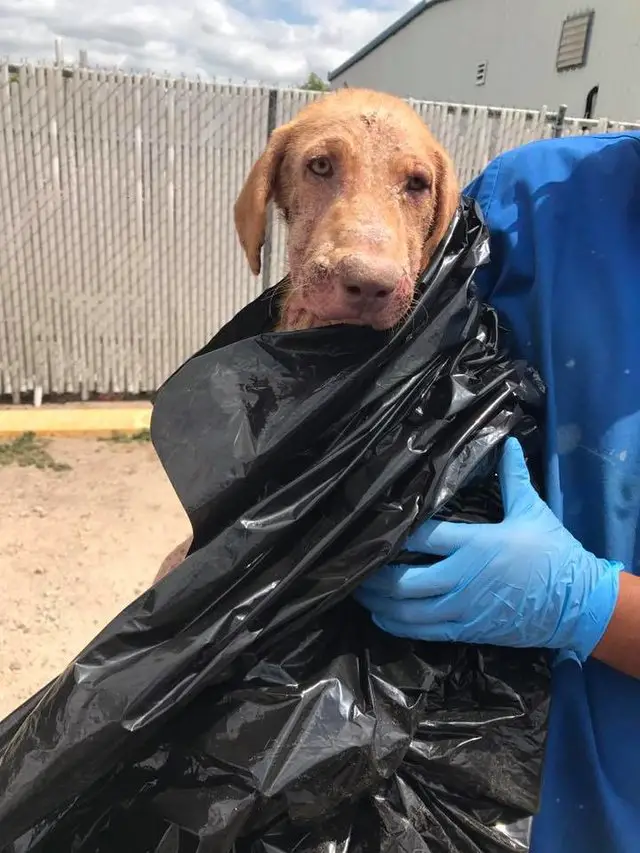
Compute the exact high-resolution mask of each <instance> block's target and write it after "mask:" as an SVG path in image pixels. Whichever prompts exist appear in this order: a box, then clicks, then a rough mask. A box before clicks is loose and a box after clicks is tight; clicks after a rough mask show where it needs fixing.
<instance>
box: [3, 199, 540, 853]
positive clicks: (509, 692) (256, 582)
mask: <svg viewBox="0 0 640 853" xmlns="http://www.w3.org/2000/svg"><path fill="white" fill-rule="evenodd" d="M487 254H488V240H487V235H486V233H485V230H484V226H483V225H482V223H481V221H480V218H479V213H478V211H477V210H476V208H475V207H473V206H472V205H471V204H470V203H467V202H463V204H462V206H461V208H460V210H459V212H458V213H457V215H456V217H455V219H454V222H453V223H452V226H451V229H450V232H449V234H448V237H447V238H446V240H445V241H444V242H443V245H442V247H441V249H440V251H439V254H438V256H437V257H436V258H435V259H434V261H433V263H432V265H431V267H430V269H429V270H428V271H427V273H426V274H425V275H424V276H423V278H422V280H421V290H420V292H421V298H420V300H419V304H418V305H417V306H416V308H415V310H414V311H413V313H412V315H411V317H410V318H409V319H408V321H407V322H406V323H405V324H404V325H403V326H402V328H399V329H397V330H395V331H394V332H393V333H381V332H374V331H372V330H370V329H364V328H345V327H335V328H327V329H318V330H312V331H309V332H297V333H283V334H280V333H278V334H275V333H271V332H270V331H269V329H270V328H272V318H271V309H272V306H273V305H274V304H275V301H276V293H275V291H269V292H267V293H265V294H263V295H262V296H261V297H260V298H258V299H257V300H256V301H255V302H254V303H252V304H251V305H250V306H249V307H248V308H246V309H245V310H244V311H241V312H240V314H239V315H238V316H237V317H236V318H235V319H234V320H232V322H231V323H230V324H229V325H228V326H226V327H225V328H224V329H223V330H222V331H221V332H220V333H219V334H218V335H217V336H216V337H215V338H214V339H213V341H212V342H211V343H210V344H209V345H208V346H207V347H205V349H204V350H203V351H202V352H201V353H198V354H197V355H196V356H195V357H194V358H192V359H191V360H189V361H188V362H187V363H186V364H185V365H184V366H183V367H182V368H180V370H178V371H177V373H176V374H174V376H172V377H171V378H170V379H169V380H168V382H167V383H166V384H165V386H164V387H163V388H162V389H161V391H160V393H159V395H158V398H157V401H156V405H155V410H154V416H153V428H152V434H153V440H154V444H155V447H156V450H157V452H158V454H159V456H160V459H161V460H162V462H163V464H164V466H165V468H166V471H167V473H168V475H169V477H170V479H171V481H172V482H173V484H174V486H175V489H176V491H177V493H178V495H179V497H180V499H181V500H182V503H183V504H184V506H185V508H186V510H187V511H188V514H189V516H190V519H191V521H192V523H193V528H194V534H195V538H194V545H193V547H192V551H191V553H190V555H189V556H188V558H187V559H186V561H185V562H184V563H183V564H182V566H180V567H179V568H178V569H177V570H176V571H174V572H173V573H172V574H171V575H169V576H168V577H166V578H165V579H164V580H162V581H161V582H160V583H158V584H157V585H156V586H155V587H154V588H152V589H150V590H149V591H148V592H146V593H144V594H143V595H141V596H140V598H138V599H137V600H136V601H135V602H133V603H132V604H131V605H130V606H129V607H127V609H126V610H124V611H123V612H122V613H121V614H120V615H119V616H118V617H117V618H116V619H114V620H113V622H112V623H111V624H110V625H109V626H108V627H107V628H106V629H105V630H104V631H103V632H102V633H101V634H100V635H99V636H98V637H96V639H95V640H94V641H93V642H92V643H91V644H90V645H89V646H88V647H87V649H86V650H85V651H84V652H82V653H81V654H80V656H79V657H78V658H77V659H76V660H75V661H74V662H73V663H72V664H71V665H70V666H69V668H68V669H67V670H66V672H64V673H63V674H62V675H61V676H60V677H59V678H58V679H57V680H56V681H54V682H52V683H51V684H50V685H49V686H48V687H46V688H44V689H43V690H42V691H40V693H38V694H37V695H36V696H34V697H33V698H32V699H31V700H30V701H28V702H27V703H26V704H25V705H24V706H23V707H22V708H20V709H18V710H17V711H16V712H15V713H14V714H13V715H12V716H10V717H9V718H7V719H6V720H5V721H4V722H3V723H2V724H1V725H0V849H1V850H2V851H3V853H26V851H38V853H41V851H47V853H77V852H78V851H83V853H225V851H232V853H293V851H296V853H378V851H400V853H402V851H406V853H409V851H411V853H419V852H420V851H425V853H426V851H429V853H444V851H447V853H502V851H512V850H523V849H526V842H522V841H518V840H517V838H516V836H515V834H509V832H508V831H506V830H505V829H504V826H505V825H512V824H515V823H516V822H518V821H521V820H522V819H523V818H526V817H527V816H528V815H531V814H532V813H534V812H535V809H536V805H537V799H538V791H539V779H540V770H541V762H542V756H543V750H544V742H545V730H546V721H547V713H548V695H549V671H548V666H547V662H546V657H545V655H544V654H543V653H542V652H539V651H535V650H517V651H513V650H507V649H496V648H491V647H482V648H478V647H472V646H464V645H453V644H422V643H412V642H409V641H406V640H399V639H395V638H393V637H390V636H388V635H386V634H384V633H383V632H381V631H380V630H378V629H377V628H376V627H375V626H374V625H373V624H372V622H371V620H370V618H369V616H368V614H367V613H365V612H364V611H363V610H362V609H360V608H359V606H358V605H357V604H356V603H355V602H354V601H353V599H352V598H351V597H350V593H351V592H352V590H353V589H354V588H355V587H356V585H357V584H358V583H359V582H360V580H361V579H362V578H364V576H365V575H367V574H368V573H369V572H371V571H373V570H374V569H376V568H378V567H379V566H381V565H383V564H385V563H387V562H389V561H391V560H393V559H394V558H397V557H398V555H399V554H400V553H401V548H402V543H403V541H405V538H406V536H407V534H408V532H409V531H410V530H411V529H412V528H413V527H415V525H416V524H417V523H418V522H419V521H420V520H422V519H425V518H427V517H429V516H433V515H434V514H438V515H442V516H448V517H453V518H459V519H462V520H467V521H476V520H499V518H500V517H501V512H502V511H501V505H500V497H499V489H498V488H497V481H496V476H495V464H496V461H497V455H498V452H499V449H500V446H501V444H502V441H503V439H504V438H505V436H506V435H508V434H515V435H518V436H519V437H520V438H521V440H522V441H523V444H524V445H525V448H526V449H527V450H528V452H529V454H530V457H531V459H532V461H535V455H536V452H537V441H538V434H537V430H536V425H535V419H536V418H537V417H538V416H539V409H540V406H541V403H542V396H543V392H542V389H541V386H540V383H539V381H538V380H537V377H536V376H535V374H533V373H532V372H530V371H529V370H528V369H527V368H526V366H525V365H524V364H522V363H515V362H512V361H510V360H509V359H508V358H507V357H505V356H504V355H503V354H502V353H501V351H500V348H499V345H498V333H499V329H498V324H497V321H496V317H495V315H494V314H493V313H492V312H491V311H490V310H489V309H487V308H485V307H483V306H482V305H480V303H479V302H478V300H477V298H476V296H475V294H474V289H473V286H471V285H470V280H471V277H472V274H473V272H474V269H475V267H476V266H477V265H478V264H479V263H481V262H483V261H484V260H486V258H487ZM132 499H135V496H132ZM132 568H133V567H132ZM436 570H437V569H435V568H434V571H436Z"/></svg>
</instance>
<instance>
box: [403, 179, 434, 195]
mask: <svg viewBox="0 0 640 853" xmlns="http://www.w3.org/2000/svg"><path fill="white" fill-rule="evenodd" d="M428 189H429V182H428V181H427V179H426V178H423V177H422V175H410V176H409V177H408V178H407V192H410V193H423V192H425V191H426V190H428Z"/></svg>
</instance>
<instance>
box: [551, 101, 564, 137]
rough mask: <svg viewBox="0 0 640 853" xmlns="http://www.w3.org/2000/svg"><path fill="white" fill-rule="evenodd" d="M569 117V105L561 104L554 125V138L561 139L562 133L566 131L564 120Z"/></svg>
mask: <svg viewBox="0 0 640 853" xmlns="http://www.w3.org/2000/svg"><path fill="white" fill-rule="evenodd" d="M566 117H567V105H566V104H560V106H559V107H558V112H557V113H556V120H555V121H554V123H553V138H554V139H559V138H560V137H561V136H562V131H563V130H564V120H565V118H566Z"/></svg>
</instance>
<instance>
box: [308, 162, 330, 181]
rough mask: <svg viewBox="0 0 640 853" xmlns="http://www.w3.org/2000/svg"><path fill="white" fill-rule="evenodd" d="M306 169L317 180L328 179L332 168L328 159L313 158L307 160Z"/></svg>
mask: <svg viewBox="0 0 640 853" xmlns="http://www.w3.org/2000/svg"><path fill="white" fill-rule="evenodd" d="M307 168H308V169H309V171H310V172H313V174H314V175H317V176H318V177H319V178H330V177H331V175H333V166H332V165H331V160H329V158H328V157H314V158H313V160H309V162H308V164H307Z"/></svg>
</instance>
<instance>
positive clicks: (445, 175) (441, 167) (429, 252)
mask: <svg viewBox="0 0 640 853" xmlns="http://www.w3.org/2000/svg"><path fill="white" fill-rule="evenodd" d="M433 161H434V164H435V167H436V177H435V182H434V187H433V189H434V192H435V194H436V199H435V212H434V216H433V224H432V226H431V231H430V232H429V236H428V237H427V240H426V242H425V244H424V251H423V266H424V267H426V266H427V264H428V263H429V261H430V260H431V258H432V256H433V253H434V252H435V251H436V249H437V248H438V245H439V243H440V241H441V240H442V238H443V237H444V235H445V234H446V233H447V229H448V228H449V225H450V224H451V220H452V219H453V215H454V213H455V212H456V208H457V207H458V204H459V202H460V184H459V183H458V178H457V175H456V170H455V167H454V165H453V160H452V159H451V157H449V155H448V154H447V152H446V151H445V150H444V149H436V151H434V153H433Z"/></svg>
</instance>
